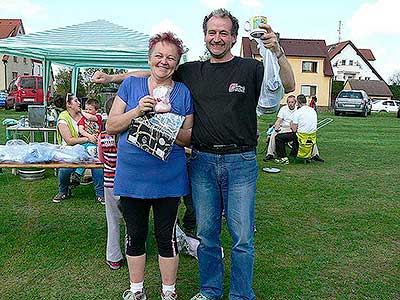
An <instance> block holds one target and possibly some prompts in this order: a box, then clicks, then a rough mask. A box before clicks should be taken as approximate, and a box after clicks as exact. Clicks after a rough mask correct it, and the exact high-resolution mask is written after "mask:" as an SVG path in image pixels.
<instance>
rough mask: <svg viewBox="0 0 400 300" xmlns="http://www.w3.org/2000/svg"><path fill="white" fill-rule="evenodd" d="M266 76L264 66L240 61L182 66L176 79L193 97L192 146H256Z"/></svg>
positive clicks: (257, 62)
mask: <svg viewBox="0 0 400 300" xmlns="http://www.w3.org/2000/svg"><path fill="white" fill-rule="evenodd" d="M263 74H264V67H263V64H262V63H261V62H259V61H257V60H254V59H244V58H240V57H234V58H233V59H232V60H230V61H228V62H224V63H210V61H209V60H207V61H205V62H200V61H195V62H189V63H185V64H183V65H181V66H179V68H178V70H177V72H175V77H174V78H176V80H178V81H182V82H183V83H184V84H186V86H187V87H188V88H189V90H190V92H191V93H192V96H193V103H194V110H195V113H194V126H193V131H192V143H193V144H194V145H202V146H203V145H204V146H211V145H230V144H236V145H239V146H256V145H257V116H256V106H257V101H258V97H259V95H260V89H261V83H262V79H263Z"/></svg>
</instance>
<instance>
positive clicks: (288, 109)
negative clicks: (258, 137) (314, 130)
mask: <svg viewBox="0 0 400 300" xmlns="http://www.w3.org/2000/svg"><path fill="white" fill-rule="evenodd" d="M286 103H287V105H285V106H282V107H281V108H280V109H279V112H278V118H277V119H276V122H275V124H274V125H273V127H274V131H273V133H272V134H271V136H270V137H269V141H268V148H267V154H266V155H265V157H264V158H263V161H265V162H267V161H269V160H272V159H274V155H275V153H276V149H275V137H276V135H277V134H278V133H288V132H289V133H291V132H292V129H291V128H290V123H291V122H292V117H293V113H294V112H295V111H296V97H295V96H294V95H290V96H288V97H287V100H286Z"/></svg>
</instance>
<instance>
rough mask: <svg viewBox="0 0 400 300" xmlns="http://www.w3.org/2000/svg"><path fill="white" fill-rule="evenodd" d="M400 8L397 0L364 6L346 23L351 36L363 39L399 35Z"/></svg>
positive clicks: (381, 0) (378, 1) (385, 0)
mask: <svg viewBox="0 0 400 300" xmlns="http://www.w3.org/2000/svg"><path fill="white" fill-rule="evenodd" d="M399 8H400V2H398V1H397V0H377V1H375V2H373V3H364V4H362V5H361V6H360V8H359V9H358V10H357V11H356V12H355V14H354V15H353V16H352V17H351V18H350V19H349V20H348V21H347V22H346V26H347V27H348V28H349V29H350V36H351V37H353V38H363V37H368V36H373V35H377V34H385V35H387V34H399V33H400V18H399V17H398V12H399Z"/></svg>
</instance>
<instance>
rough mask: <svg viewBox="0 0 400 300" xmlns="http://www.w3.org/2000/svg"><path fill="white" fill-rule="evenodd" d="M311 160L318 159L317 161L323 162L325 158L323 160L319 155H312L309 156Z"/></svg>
mask: <svg viewBox="0 0 400 300" xmlns="http://www.w3.org/2000/svg"><path fill="white" fill-rule="evenodd" d="M311 160H315V161H319V162H324V161H325V160H323V159H322V158H321V157H319V155H318V154H317V155H314V156H313V157H311Z"/></svg>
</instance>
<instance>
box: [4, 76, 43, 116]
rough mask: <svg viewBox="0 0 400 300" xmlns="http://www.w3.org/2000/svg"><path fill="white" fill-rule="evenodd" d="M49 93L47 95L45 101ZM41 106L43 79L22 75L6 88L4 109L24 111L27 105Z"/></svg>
mask: <svg viewBox="0 0 400 300" xmlns="http://www.w3.org/2000/svg"><path fill="white" fill-rule="evenodd" d="M49 99H50V93H47V100H49ZM42 104H43V77H42V76H33V75H24V76H18V77H17V78H15V79H14V80H13V81H11V82H10V85H9V86H8V96H7V99H6V105H5V108H6V109H10V108H14V109H15V110H16V111H17V110H19V109H26V108H27V107H28V105H42Z"/></svg>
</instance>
